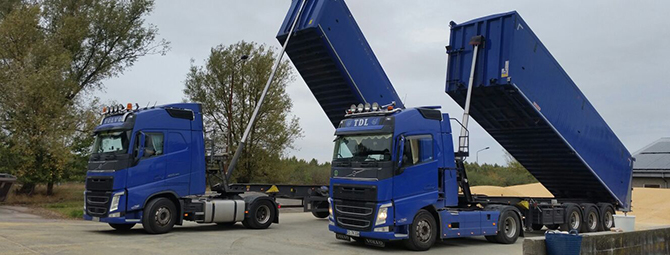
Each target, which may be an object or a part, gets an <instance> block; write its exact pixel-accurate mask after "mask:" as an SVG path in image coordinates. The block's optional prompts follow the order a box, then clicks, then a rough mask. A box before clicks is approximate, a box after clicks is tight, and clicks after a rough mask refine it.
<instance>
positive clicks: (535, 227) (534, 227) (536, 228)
mask: <svg viewBox="0 0 670 255" xmlns="http://www.w3.org/2000/svg"><path fill="white" fill-rule="evenodd" d="M530 227H531V228H532V229H533V230H535V231H540V230H542V228H543V227H544V225H542V224H533V225H531V226H530Z"/></svg>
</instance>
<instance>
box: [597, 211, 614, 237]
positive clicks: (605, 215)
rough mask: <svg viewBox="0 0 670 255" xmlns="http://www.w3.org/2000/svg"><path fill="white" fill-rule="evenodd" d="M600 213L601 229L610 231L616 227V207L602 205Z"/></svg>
mask: <svg viewBox="0 0 670 255" xmlns="http://www.w3.org/2000/svg"><path fill="white" fill-rule="evenodd" d="M600 214H601V215H600V219H601V220H602V223H601V224H600V230H604V231H609V230H610V229H611V228H613V227H614V209H612V207H611V206H608V205H606V206H603V207H600Z"/></svg>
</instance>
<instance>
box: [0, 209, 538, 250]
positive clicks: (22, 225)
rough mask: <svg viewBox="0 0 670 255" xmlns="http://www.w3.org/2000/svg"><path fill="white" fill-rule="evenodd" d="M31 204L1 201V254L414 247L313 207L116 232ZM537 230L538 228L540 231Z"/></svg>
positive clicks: (463, 245) (459, 242) (484, 245)
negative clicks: (268, 222)
mask: <svg viewBox="0 0 670 255" xmlns="http://www.w3.org/2000/svg"><path fill="white" fill-rule="evenodd" d="M28 212H29V210H26V209H25V208H20V207H19V208H16V207H7V206H5V207H2V206H0V254H115V255H116V254H305V255H307V254H387V253H396V254H397V253H408V252H409V251H407V250H405V249H404V247H403V246H402V244H400V243H391V244H390V245H388V246H387V247H385V248H377V247H371V246H365V245H361V244H357V243H355V242H345V241H340V240H337V239H335V235H334V234H333V233H331V232H329V231H328V227H327V226H328V220H326V219H317V218H315V217H313V216H312V215H311V214H310V213H282V214H280V224H273V225H272V226H271V227H270V228H269V229H265V230H248V229H245V228H244V227H243V226H242V224H236V225H234V226H232V227H220V226H217V225H214V224H196V223H191V222H187V223H186V224H185V225H184V226H177V227H175V229H174V230H173V231H172V232H170V233H167V234H164V235H149V234H146V233H145V232H144V231H143V230H142V226H141V225H137V226H135V227H134V228H133V229H132V230H130V231H129V232H116V231H114V230H112V228H110V227H109V226H108V225H107V224H103V223H96V222H87V221H76V220H48V219H42V218H40V217H38V216H34V215H30V214H29V213H28ZM536 235H537V234H536ZM522 242H523V239H519V240H517V242H516V243H515V244H512V245H502V244H492V243H488V242H487V241H486V240H485V239H484V238H460V239H453V240H448V241H443V242H438V243H437V244H436V245H435V246H434V247H433V248H432V249H430V250H429V251H427V252H423V253H421V254H468V255H473V254H520V253H521V243H522Z"/></svg>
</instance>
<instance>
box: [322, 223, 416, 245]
mask: <svg viewBox="0 0 670 255" xmlns="http://www.w3.org/2000/svg"><path fill="white" fill-rule="evenodd" d="M331 222H332V221H331ZM328 230H330V231H332V232H335V233H338V234H343V235H346V234H347V230H346V229H344V228H341V227H338V226H335V225H333V224H330V225H328ZM358 233H359V234H360V236H359V237H362V238H370V239H377V240H382V241H394V240H403V239H407V238H408V236H407V234H399V233H395V232H373V231H358ZM350 237H354V236H351V235H350Z"/></svg>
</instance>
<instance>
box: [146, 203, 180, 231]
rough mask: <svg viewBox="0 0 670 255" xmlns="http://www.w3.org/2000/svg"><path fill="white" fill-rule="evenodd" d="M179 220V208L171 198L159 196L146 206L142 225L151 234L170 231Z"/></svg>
mask: <svg viewBox="0 0 670 255" xmlns="http://www.w3.org/2000/svg"><path fill="white" fill-rule="evenodd" d="M176 221H177V208H176V207H175V205H174V203H172V201H170V199H167V198H164V197H159V198H155V199H152V200H151V201H149V203H148V204H147V206H146V207H145V208H144V215H143V216H142V226H143V227H144V231H146V232H147V233H150V234H163V233H167V232H170V230H172V227H174V224H175V222H176Z"/></svg>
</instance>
